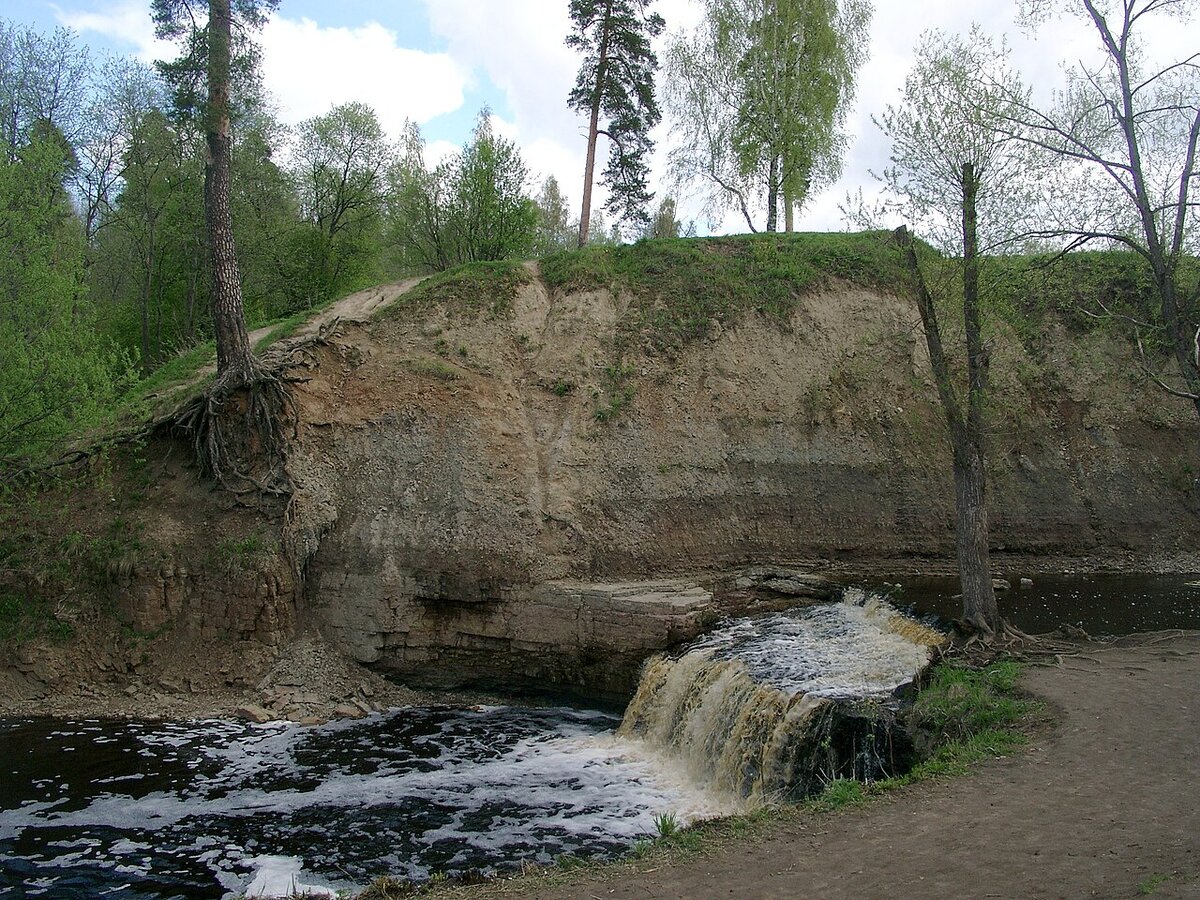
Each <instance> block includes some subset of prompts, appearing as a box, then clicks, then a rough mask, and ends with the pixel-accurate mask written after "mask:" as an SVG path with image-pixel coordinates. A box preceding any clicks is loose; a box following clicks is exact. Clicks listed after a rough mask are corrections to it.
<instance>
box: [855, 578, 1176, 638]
mask: <svg viewBox="0 0 1200 900" xmlns="http://www.w3.org/2000/svg"><path fill="white" fill-rule="evenodd" d="M1027 577H1029V578H1030V579H1031V580H1032V581H1033V584H1032V585H1031V586H1028V587H1021V586H1020V583H1019V581H1018V578H1019V576H1018V575H1013V576H1012V585H1013V586H1012V589H1011V590H1008V591H1001V592H999V593H997V595H996V599H997V600H998V601H999V603H1000V612H1001V614H1002V615H1003V616H1004V617H1005V618H1006V619H1008V620H1009V621H1010V622H1012V623H1013V624H1014V625H1016V626H1017V627H1018V628H1020V629H1021V630H1022V631H1025V632H1028V633H1029V634H1038V633H1045V632H1047V631H1053V630H1054V629H1056V628H1058V626H1059V625H1062V624H1063V623H1066V624H1069V625H1074V626H1076V627H1078V628H1082V629H1083V630H1084V631H1086V632H1087V633H1088V634H1090V635H1093V636H1095V637H1100V636H1117V635H1126V634H1135V633H1137V632H1142V631H1161V630H1164V629H1170V628H1186V629H1200V583H1198V581H1197V580H1198V578H1200V576H1196V575H1094V576H1083V575H1069V576H1068V575H1037V574H1032V575H1029V576H1027ZM894 583H895V582H893V584H894ZM899 585H900V586H899V588H898V589H891V590H886V589H885V592H886V593H888V594H889V595H890V596H891V597H892V599H893V601H894V602H895V603H896V604H897V605H899V606H900V607H902V608H909V609H911V610H913V611H915V612H916V613H918V614H922V615H927V614H933V615H936V616H938V617H940V618H943V619H945V620H947V621H948V620H950V619H953V618H956V617H958V616H960V615H961V614H962V608H961V605H960V602H959V600H957V599H956V598H955V595H957V594H958V593H959V585H958V579H957V578H909V579H902V580H901V581H900V582H899ZM876 586H878V585H876Z"/></svg>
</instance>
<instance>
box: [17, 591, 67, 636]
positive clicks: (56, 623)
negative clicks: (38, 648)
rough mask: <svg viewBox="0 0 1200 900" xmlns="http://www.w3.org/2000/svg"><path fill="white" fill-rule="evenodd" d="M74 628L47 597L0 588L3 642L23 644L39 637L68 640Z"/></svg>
mask: <svg viewBox="0 0 1200 900" xmlns="http://www.w3.org/2000/svg"><path fill="white" fill-rule="evenodd" d="M74 630H75V629H74V625H72V623H71V622H70V620H68V619H65V618H61V617H60V615H59V613H58V611H57V610H56V609H55V608H54V606H53V604H51V603H50V602H49V601H48V600H46V599H45V598H43V597H36V596H25V595H22V594H18V593H15V592H9V591H3V590H0V645H4V644H8V645H10V646H20V645H21V644H23V643H25V642H26V641H30V640H33V639H35V638H40V637H47V638H50V639H51V640H53V641H66V640H68V639H69V638H70V637H71V635H72V634H73V633H74Z"/></svg>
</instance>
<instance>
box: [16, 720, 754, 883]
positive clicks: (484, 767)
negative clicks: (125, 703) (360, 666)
mask: <svg viewBox="0 0 1200 900" xmlns="http://www.w3.org/2000/svg"><path fill="white" fill-rule="evenodd" d="M413 723H416V724H415V725H414V724H413ZM613 725H615V720H614V719H613V718H612V717H610V716H605V715H602V714H588V713H579V712H575V711H570V710H554V711H526V710H508V709H502V708H489V709H483V710H478V711H474V712H471V711H465V712H448V711H443V712H441V713H436V712H431V711H428V710H400V711H396V712H393V713H391V714H389V715H387V716H382V715H377V716H374V717H372V718H370V719H367V720H360V721H358V722H337V723H331V724H329V725H327V726H323V727H321V728H316V729H311V728H309V729H304V728H299V727H297V726H290V725H273V726H270V727H265V728H264V727H246V726H240V725H232V726H231V725H230V724H229V723H193V724H192V725H190V726H178V725H164V726H161V728H162V729H163V730H156V729H155V728H153V727H149V728H147V729H145V730H143V729H142V728H140V727H132V730H133V732H134V734H135V735H136V737H137V744H136V746H134V747H131V748H129V749H128V751H127V752H128V753H129V754H131V755H133V756H136V757H140V756H141V755H142V754H143V753H145V752H147V751H150V752H151V753H152V754H155V755H156V758H157V756H158V755H163V754H165V755H166V756H168V757H170V758H171V759H172V760H174V762H175V763H176V765H177V766H178V767H179V768H181V769H183V770H184V771H185V772H186V773H187V774H185V775H183V776H182V777H179V778H177V779H176V780H175V781H174V782H172V783H171V784H170V785H168V786H166V787H161V789H158V790H150V791H148V792H146V793H143V794H141V795H140V796H138V795H136V793H130V794H126V793H123V792H121V791H122V789H124V788H126V786H130V787H132V786H133V785H132V783H131V782H129V781H126V780H124V778H125V776H124V775H123V774H121V773H118V774H116V775H113V774H111V773H107V772H106V773H102V777H100V778H98V779H96V780H95V781H93V782H91V784H90V790H89V791H88V795H89V796H87V798H86V802H83V803H80V802H78V801H79V798H78V797H76V798H73V802H71V803H65V804H62V803H59V802H57V801H44V800H39V801H27V802H25V803H23V804H22V805H20V806H17V807H16V808H12V809H0V840H10V841H15V840H17V839H18V838H19V836H20V835H22V834H26V835H29V834H33V833H35V832H37V831H39V830H41V831H43V832H44V833H45V834H46V835H47V837H48V838H49V836H50V835H51V834H57V835H61V834H63V833H70V834H78V835H87V837H81V838H80V839H79V840H80V843H79V846H78V847H76V846H71V847H67V846H64V845H62V844H60V843H59V842H57V841H55V840H53V839H52V838H51V839H49V840H46V841H45V842H44V843H42V844H41V847H40V850H39V858H38V860H37V864H38V865H39V866H41V867H49V868H54V869H57V870H59V871H62V872H69V871H80V870H82V869H87V870H88V871H89V872H90V871H91V870H92V869H96V868H98V869H100V870H106V871H108V872H111V873H113V874H114V875H117V874H118V873H120V874H125V873H128V874H142V875H144V874H147V867H148V866H150V865H151V864H156V865H162V864H163V861H164V859H166V858H169V859H173V860H188V861H190V863H191V864H192V865H193V867H194V866H195V865H200V866H202V867H206V868H207V869H208V871H210V872H211V873H212V877H213V878H214V879H215V880H216V881H217V882H219V883H220V884H221V886H222V887H223V888H224V889H225V890H226V891H228V892H229V893H228V894H227V896H233V895H236V894H241V893H247V892H248V893H250V894H251V895H256V894H262V893H266V894H270V893H272V892H277V891H278V892H280V893H283V894H287V893H289V891H290V890H291V882H292V881H293V880H294V881H295V882H296V884H297V885H304V886H307V887H315V888H320V889H321V890H325V891H329V890H336V889H339V888H349V887H352V886H354V884H355V883H357V884H361V883H362V881H365V880H369V878H370V877H373V876H374V875H377V874H383V873H389V874H397V875H407V876H409V877H412V878H425V877H429V876H430V875H431V874H432V873H433V872H434V871H462V870H466V869H482V870H484V871H488V870H491V869H493V868H494V867H495V866H496V865H497V864H499V863H501V862H506V863H509V864H512V863H513V862H516V861H520V860H522V859H527V860H530V861H534V862H539V863H549V862H552V861H553V860H554V858H555V857H556V856H558V855H559V854H561V853H571V852H578V851H580V850H584V851H586V850H587V849H588V848H589V847H599V848H605V847H607V848H608V850H609V852H612V851H614V850H616V849H618V848H619V847H621V846H629V845H630V844H632V843H634V842H635V841H637V840H638V839H640V838H642V837H645V836H648V835H651V834H653V833H654V831H655V816H657V815H660V814H665V813H670V814H672V815H674V816H675V817H676V818H677V819H678V820H679V821H681V822H687V821H692V820H694V819H697V818H704V817H711V816H714V815H720V814H723V813H727V812H730V811H731V807H730V806H729V804H728V803H727V802H726V800H725V798H721V797H718V796H715V795H712V794H710V793H708V792H705V791H703V790H700V789H697V788H695V787H693V786H691V785H689V784H688V783H687V781H686V779H685V778H683V777H682V776H681V775H680V773H679V772H677V771H674V770H673V769H672V767H671V765H670V764H669V763H666V762H664V761H662V760H661V759H658V758H655V757H653V756H652V755H649V754H646V753H645V752H644V748H640V747H635V746H633V745H631V744H629V743H628V742H625V741H621V740H618V739H616V738H615V737H613V734H612V727H613ZM164 731H165V732H166V733H164ZM89 732H90V729H81V730H80V731H79V732H68V731H66V730H60V732H59V734H58V735H57V737H58V738H62V739H71V738H75V739H76V740H78V739H79V738H81V737H84V736H85V735H87V736H90V734H89ZM393 745H394V746H393ZM148 777H149V776H148ZM151 786H153V787H160V784H159V783H158V781H153V782H152V784H146V785H145V787H146V788H148V787H151ZM61 787H62V785H61V784H60V785H47V786H46V791H47V793H50V794H53V793H54V792H56V791H57V790H58V789H59V788H61ZM2 805H3V803H2V801H0V807H2ZM92 835H100V838H93V837H91V836H92ZM355 835H361V836H362V839H361V840H356V839H355ZM150 842H153V844H154V846H155V848H156V850H155V854H154V856H156V857H157V862H155V861H154V860H151V859H150V858H149V857H150V856H151V854H148V853H147V852H146V847H147V844H148V843H150ZM73 843H74V842H73ZM284 848H287V849H284ZM296 849H299V850H300V852H298V853H297V852H296ZM3 852H4V850H3V848H0V857H2V856H3ZM348 854H357V855H358V857H357V858H356V859H355V860H354V865H353V866H352V867H351V868H352V870H353V871H354V872H356V873H361V876H360V877H361V880H359V879H358V878H355V879H352V880H347V879H346V877H345V875H344V874H342V873H341V872H340V871H339V869H340V868H341V867H342V865H343V863H345V861H346V857H347V855H348ZM104 883H105V885H106V886H107V884H108V882H107V881H105V882H104ZM29 884H30V882H29V881H26V882H25V885H26V887H28V886H29ZM0 886H2V885H0ZM97 888H99V885H97Z"/></svg>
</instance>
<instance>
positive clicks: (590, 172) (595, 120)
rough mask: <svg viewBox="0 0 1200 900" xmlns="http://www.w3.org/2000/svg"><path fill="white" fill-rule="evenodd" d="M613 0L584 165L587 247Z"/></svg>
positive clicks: (582, 229) (582, 227) (582, 239)
mask: <svg viewBox="0 0 1200 900" xmlns="http://www.w3.org/2000/svg"><path fill="white" fill-rule="evenodd" d="M611 19H612V0H609V2H608V4H607V5H606V6H605V8H604V18H603V20H602V23H601V26H600V27H601V28H602V29H603V31H602V32H601V34H600V56H599V59H598V60H597V62H596V93H595V94H594V95H593V96H592V115H591V118H590V120H589V121H588V146H587V162H586V163H584V167H583V211H582V212H581V213H580V215H579V246H580V247H586V246H587V242H588V232H589V230H590V229H591V224H592V223H591V219H592V182H593V181H594V180H595V176H596V143H597V142H598V141H599V139H600V101H601V99H602V98H603V95H604V90H603V88H604V76H605V69H606V68H607V66H608V36H609V21H610V20H611Z"/></svg>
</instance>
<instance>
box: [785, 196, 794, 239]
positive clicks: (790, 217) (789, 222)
mask: <svg viewBox="0 0 1200 900" xmlns="http://www.w3.org/2000/svg"><path fill="white" fill-rule="evenodd" d="M783 220H784V226H783V227H784V230H785V231H787V233H788V234H792V233H793V232H795V230H796V202H795V201H794V200H793V199H792V195H791V194H789V193H788V192H787V191H784V192H783Z"/></svg>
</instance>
